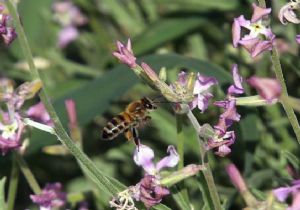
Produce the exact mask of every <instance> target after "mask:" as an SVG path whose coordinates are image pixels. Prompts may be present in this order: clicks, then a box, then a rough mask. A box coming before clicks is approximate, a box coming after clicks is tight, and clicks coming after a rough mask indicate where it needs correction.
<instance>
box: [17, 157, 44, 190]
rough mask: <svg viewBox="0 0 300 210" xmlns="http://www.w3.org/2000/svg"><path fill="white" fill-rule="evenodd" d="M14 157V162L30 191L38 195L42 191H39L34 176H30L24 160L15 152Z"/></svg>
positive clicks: (30, 173)
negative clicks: (16, 163) (17, 165)
mask: <svg viewBox="0 0 300 210" xmlns="http://www.w3.org/2000/svg"><path fill="white" fill-rule="evenodd" d="M14 155H15V157H16V160H17V162H18V164H19V166H20V169H21V171H22V173H23V175H24V176H25V179H26V180H27V182H28V184H29V186H30V188H31V189H32V191H33V192H34V194H36V195H38V194H40V193H41V191H42V190H41V188H40V186H39V184H38V182H37V181H36V179H35V177H34V175H33V174H32V172H31V170H30V168H29V166H28V164H27V163H26V161H25V160H24V158H23V156H22V155H20V154H19V153H17V152H15V153H14Z"/></svg>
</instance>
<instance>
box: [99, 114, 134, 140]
mask: <svg viewBox="0 0 300 210" xmlns="http://www.w3.org/2000/svg"><path fill="white" fill-rule="evenodd" d="M131 122H132V118H131V117H130V115H129V114H127V113H126V112H122V113H120V114H119V115H117V116H116V117H114V118H113V119H111V120H110V121H109V122H108V123H107V124H106V126H105V127H104V128H103V130H102V138H103V139H104V140H112V139H114V138H115V137H117V136H118V135H119V134H121V133H123V132H124V131H125V130H128V128H129V127H130V123H131Z"/></svg>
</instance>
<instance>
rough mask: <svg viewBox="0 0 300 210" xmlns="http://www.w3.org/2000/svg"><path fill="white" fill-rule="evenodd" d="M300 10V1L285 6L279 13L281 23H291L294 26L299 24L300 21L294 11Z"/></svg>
mask: <svg viewBox="0 0 300 210" xmlns="http://www.w3.org/2000/svg"><path fill="white" fill-rule="evenodd" d="M297 9H300V2H299V1H290V2H289V3H287V4H285V5H284V6H283V7H282V8H281V9H280V11H279V14H278V18H279V20H280V22H281V23H282V24H284V25H286V24H287V22H291V23H294V24H299V23H300V19H299V18H297V15H296V13H295V12H294V10H297Z"/></svg>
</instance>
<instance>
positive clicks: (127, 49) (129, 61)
mask: <svg viewBox="0 0 300 210" xmlns="http://www.w3.org/2000/svg"><path fill="white" fill-rule="evenodd" d="M117 48H118V50H117V51H115V52H113V55H114V56H115V57H116V58H118V59H119V61H120V62H121V63H124V64H126V65H128V66H129V67H130V68H134V67H136V66H137V64H136V57H135V56H134V54H133V51H132V48H131V41H130V39H128V41H127V45H126V46H124V44H123V43H122V42H119V41H117Z"/></svg>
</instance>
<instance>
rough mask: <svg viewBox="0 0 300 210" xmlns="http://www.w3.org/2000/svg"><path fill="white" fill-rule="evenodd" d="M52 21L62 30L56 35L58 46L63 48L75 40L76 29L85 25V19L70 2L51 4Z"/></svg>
mask: <svg viewBox="0 0 300 210" xmlns="http://www.w3.org/2000/svg"><path fill="white" fill-rule="evenodd" d="M53 11H54V13H55V14H54V20H55V21H56V22H58V23H59V24H60V25H61V26H62V29H61V31H60V32H59V34H58V46H59V47H60V48H65V47H66V46H67V45H68V44H69V43H70V42H72V41H74V40H75V39H77V37H78V36H79V31H78V29H77V27H79V26H83V25H85V24H86V23H87V21H88V20H87V18H86V17H85V16H84V15H83V14H82V13H81V11H80V10H79V8H78V7H76V6H75V5H74V4H73V2H71V1H68V0H66V1H62V2H55V3H54V4H53Z"/></svg>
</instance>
